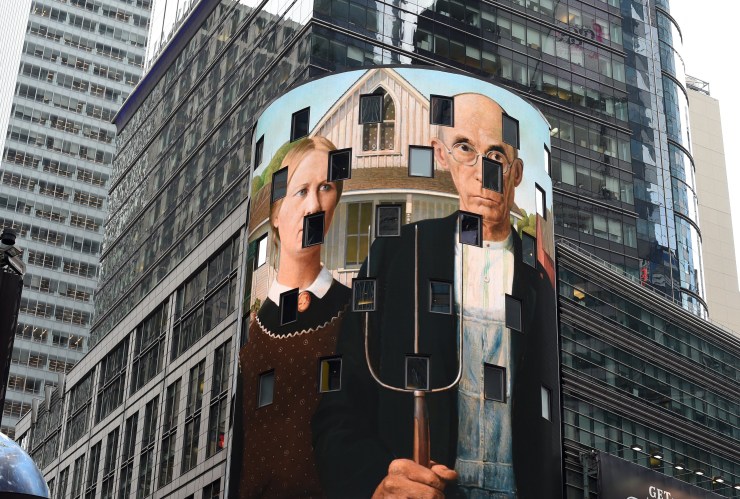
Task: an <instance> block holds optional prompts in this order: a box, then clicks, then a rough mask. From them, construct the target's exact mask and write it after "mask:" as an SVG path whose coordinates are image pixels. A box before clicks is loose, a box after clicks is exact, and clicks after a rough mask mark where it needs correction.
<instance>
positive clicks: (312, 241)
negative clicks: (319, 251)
mask: <svg viewBox="0 0 740 499" xmlns="http://www.w3.org/2000/svg"><path fill="white" fill-rule="evenodd" d="M325 218H326V213H325V212H323V211H321V212H319V213H312V214H311V215H306V216H304V217H303V241H302V242H303V247H304V248H308V247H310V246H317V245H319V244H322V243H323V242H324V220H325Z"/></svg>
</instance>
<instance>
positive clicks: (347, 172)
mask: <svg viewBox="0 0 740 499" xmlns="http://www.w3.org/2000/svg"><path fill="white" fill-rule="evenodd" d="M351 176H352V149H351V148H350V149H338V150H336V151H331V152H329V175H328V180H329V182H336V181H337V180H347V179H349V178H350V177H351Z"/></svg>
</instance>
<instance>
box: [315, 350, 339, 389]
mask: <svg viewBox="0 0 740 499" xmlns="http://www.w3.org/2000/svg"><path fill="white" fill-rule="evenodd" d="M341 389H342V358H341V357H329V358H326V359H321V360H319V392H321V393H324V392H336V391H338V390H341Z"/></svg>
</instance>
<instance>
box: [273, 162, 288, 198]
mask: <svg viewBox="0 0 740 499" xmlns="http://www.w3.org/2000/svg"><path fill="white" fill-rule="evenodd" d="M287 193H288V167H287V166H286V167H284V168H281V169H279V170H278V171H276V172H275V173H273V174H272V187H271V191H270V200H271V202H272V203H274V202H275V201H278V200H280V199H283V198H284V197H285V195H286V194H287Z"/></svg>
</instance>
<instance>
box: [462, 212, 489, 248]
mask: <svg viewBox="0 0 740 499" xmlns="http://www.w3.org/2000/svg"><path fill="white" fill-rule="evenodd" d="M459 221H460V243H461V244H470V245H471V246H482V245H483V234H482V219H481V216H480V215H476V214H474V213H466V212H461V213H460V218H459Z"/></svg>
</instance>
